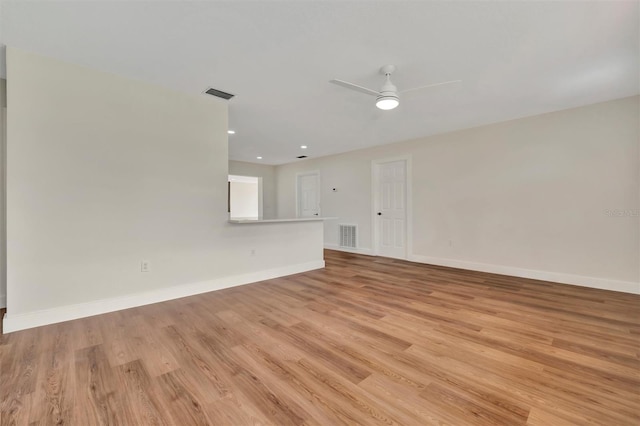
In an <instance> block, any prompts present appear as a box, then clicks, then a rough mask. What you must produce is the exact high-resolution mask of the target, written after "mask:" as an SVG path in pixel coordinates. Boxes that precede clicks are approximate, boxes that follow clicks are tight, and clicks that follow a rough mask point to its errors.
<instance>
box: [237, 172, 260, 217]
mask: <svg viewBox="0 0 640 426" xmlns="http://www.w3.org/2000/svg"><path fill="white" fill-rule="evenodd" d="M229 217H230V218H231V219H255V220H257V219H261V218H262V178H260V177H254V176H237V175H229Z"/></svg>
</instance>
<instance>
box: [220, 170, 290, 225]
mask: <svg viewBox="0 0 640 426" xmlns="http://www.w3.org/2000/svg"><path fill="white" fill-rule="evenodd" d="M229 174H231V175H238V176H253V177H260V178H262V215H263V217H264V218H275V217H277V216H278V214H277V213H278V212H277V203H278V201H277V197H276V168H275V166H269V165H266V164H255V163H247V162H244V161H229Z"/></svg>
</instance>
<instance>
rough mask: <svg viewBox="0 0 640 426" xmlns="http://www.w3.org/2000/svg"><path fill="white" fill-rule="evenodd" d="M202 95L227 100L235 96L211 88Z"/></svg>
mask: <svg viewBox="0 0 640 426" xmlns="http://www.w3.org/2000/svg"><path fill="white" fill-rule="evenodd" d="M204 93H206V94H207V95H211V96H217V97H219V98H222V99H227V100H229V99H231V98H233V97H234V96H235V95H232V94H231V93H227V92H223V91H222V90H217V89H214V88H212V87H209V88H208V89H207V90H205V91H204Z"/></svg>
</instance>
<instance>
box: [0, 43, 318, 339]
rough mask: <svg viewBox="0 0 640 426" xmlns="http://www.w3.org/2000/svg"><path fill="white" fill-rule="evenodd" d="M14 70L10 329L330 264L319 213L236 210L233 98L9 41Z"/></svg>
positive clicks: (10, 89) (9, 200) (9, 224)
mask: <svg viewBox="0 0 640 426" xmlns="http://www.w3.org/2000/svg"><path fill="white" fill-rule="evenodd" d="M7 84H8V104H9V105H10V106H11V107H10V108H9V111H8V116H7V123H8V126H7V129H8V134H7V154H8V156H7V158H8V164H7V262H8V268H7V272H8V279H7V318H6V320H5V323H4V326H5V331H6V330H16V329H20V328H25V327H30V326H34V325H39V324H43V323H44V324H46V323H51V322H56V321H61V320H67V319H71V318H73V317H79V316H86V315H94V314H96V313H100V312H104V311H109V310H114V309H121V308H124V307H129V306H136V305H141V304H145V303H152V302H156V301H159V300H166V299H171V298H175V297H181V296H185V295H188V294H194V293H199V292H203V291H210V290H215V289H217V288H223V287H228V286H230V285H237V284H243V283H246V282H252V281H259V280H261V279H266V278H271V277H274V276H279V275H285V274H287V273H295V272H300V271H302V270H308V269H313V268H317V267H321V266H322V225H321V224H320V223H295V224H270V225H255V224H251V225H233V224H229V223H228V222H227V220H228V213H227V179H228V153H227V150H228V141H227V104H226V103H224V102H221V101H218V100H216V99H213V98H211V97H207V96H202V95H199V94H195V95H187V94H180V93H175V92H172V91H169V90H166V89H163V88H160V87H157V86H153V85H150V84H145V83H141V82H138V81H132V80H128V79H125V78H121V77H118V76H115V75H112V74H107V73H102V72H98V71H94V70H90V69H86V68H83V67H79V66H75V65H70V64H66V63H63V62H59V61H56V60H53V59H48V58H44V57H40V56H37V55H34V54H30V53H27V52H24V51H20V50H17V49H12V48H7ZM142 260H145V261H148V262H149V264H150V269H151V271H150V272H147V273H142V272H141V270H140V263H141V261H142Z"/></svg>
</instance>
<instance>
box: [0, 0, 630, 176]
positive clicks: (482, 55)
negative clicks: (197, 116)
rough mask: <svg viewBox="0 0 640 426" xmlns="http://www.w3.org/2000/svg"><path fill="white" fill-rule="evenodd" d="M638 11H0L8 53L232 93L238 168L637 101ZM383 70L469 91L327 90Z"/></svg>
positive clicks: (574, 6) (417, 7) (237, 4)
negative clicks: (397, 97) (390, 104)
mask: <svg viewBox="0 0 640 426" xmlns="http://www.w3.org/2000/svg"><path fill="white" fill-rule="evenodd" d="M639 4H640V3H639V2H638V1H632V2H607V1H602V2H524V1H511V2H506V1H503V2H453V1H449V2H426V1H422V2H420V1H417V2H416V1H414V2H405V1H393V2H392V1H380V2H373V1H360V2H336V1H316V2H308V1H296V2H284V1H278V2H272V1H265V2H246V1H234V2H221V1H209V2H180V1H174V2H138V1H130V2H119V1H111V2H96V1H88V2H81V3H79V2H56V1H45V2H25V1H16V2H11V1H3V2H2V8H1V9H0V12H1V14H2V16H1V21H0V28H1V33H0V44H5V45H10V46H14V47H18V48H22V49H26V50H30V51H33V52H36V53H40V54H43V55H46V56H51V57H55V58H59V59H62V60H65V61H68V62H72V63H77V64H81V65H86V66H89V67H92V68H96V69H100V70H104V71H109V72H113V73H116V74H120V75H123V76H128V77H131V78H135V79H140V80H145V81H148V82H152V83H156V84H159V85H162V86H165V87H169V88H173V89H175V90H178V91H181V92H189V93H194V94H198V93H200V92H202V91H203V90H204V89H205V88H207V87H209V86H211V87H215V88H217V89H220V90H224V91H227V92H230V93H234V94H236V97H235V98H233V99H232V100H231V101H230V102H229V107H230V118H229V121H230V122H229V126H230V128H232V129H235V130H236V132H237V133H236V134H235V135H232V136H230V137H229V139H230V141H229V145H230V155H231V158H232V159H234V160H241V161H251V162H263V163H266V164H281V163H286V162H291V161H299V160H296V159H295V157H296V156H298V155H301V154H302V153H304V154H306V155H309V156H310V157H318V156H322V155H328V154H333V153H339V152H344V151H350V150H354V149H358V148H363V147H369V146H373V145H380V144H386V143H391V142H397V141H402V140H407V139H412V138H417V137H422V136H427V135H431V134H436V133H442V132H448V131H453V130H457V129H463V128H469V127H473V126H477V125H481V124H487V123H492V122H498V121H504V120H508V119H512V118H516V117H523V116H527V115H533V114H539V113H543V112H549V111H555V110H560V109H565V108H571V107H575V106H579V105H585V104H589V103H594V102H599V101H605V100H610V99H615V98H620V97H625V96H630V95H634V94H637V93H639V91H640V90H639V85H640V82H639V75H640V65H639V62H640V61H639V55H640V44H639V43H640V41H639V40H640V34H639V27H640V23H639V13H640V10H639ZM384 64H395V65H396V66H397V67H398V70H397V72H396V73H395V74H394V82H395V83H396V85H397V86H398V87H399V89H402V88H409V87H414V86H419V85H424V84H429V83H434V82H439V81H444V80H453V79H461V80H463V82H462V84H459V85H453V86H442V87H437V88H433V89H429V90H427V91H423V92H419V93H416V94H415V95H413V96H411V97H407V98H404V99H402V101H401V104H400V106H399V107H398V108H397V109H395V110H392V111H380V110H377V109H376V108H375V106H374V101H375V99H374V98H371V97H368V96H366V95H363V94H361V93H357V92H352V91H349V90H346V89H344V88H341V87H338V86H335V85H332V84H329V83H328V80H330V79H332V78H339V79H343V80H348V81H352V82H354V83H357V84H360V85H364V86H368V87H372V88H377V87H378V86H379V85H380V84H381V82H382V80H381V77H380V75H379V74H377V71H378V68H379V67H380V66H382V65H384ZM0 66H2V63H1V62H0ZM3 72H4V70H3ZM300 145H308V146H309V149H307V150H305V151H302V150H301V149H300ZM256 156H262V157H263V160H261V161H259V160H256Z"/></svg>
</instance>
